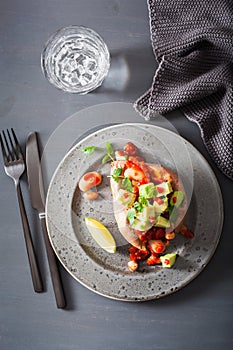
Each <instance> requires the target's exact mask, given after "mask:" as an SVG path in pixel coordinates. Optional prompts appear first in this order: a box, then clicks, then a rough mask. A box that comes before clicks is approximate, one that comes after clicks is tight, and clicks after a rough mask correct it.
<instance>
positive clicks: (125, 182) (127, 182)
mask: <svg viewBox="0 0 233 350" xmlns="http://www.w3.org/2000/svg"><path fill="white" fill-rule="evenodd" d="M122 187H123V188H124V189H125V190H127V191H129V192H132V191H133V185H132V182H131V181H130V179H129V178H128V177H124V179H123V180H122Z"/></svg>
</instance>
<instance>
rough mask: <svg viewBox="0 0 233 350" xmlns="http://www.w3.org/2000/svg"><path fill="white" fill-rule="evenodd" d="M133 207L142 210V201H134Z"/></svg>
mask: <svg viewBox="0 0 233 350" xmlns="http://www.w3.org/2000/svg"><path fill="white" fill-rule="evenodd" d="M134 208H135V209H136V210H137V211H139V212H142V209H143V205H142V203H139V202H135V203H134Z"/></svg>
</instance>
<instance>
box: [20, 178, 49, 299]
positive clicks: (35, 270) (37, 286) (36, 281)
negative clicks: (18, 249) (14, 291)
mask: <svg viewBox="0 0 233 350" xmlns="http://www.w3.org/2000/svg"><path fill="white" fill-rule="evenodd" d="M16 189H17V197H18V202H19V208H20V214H21V219H22V224H23V231H24V238H25V243H26V248H27V254H28V260H29V265H30V270H31V276H32V283H33V287H34V290H35V292H43V285H42V281H41V275H40V270H39V267H38V264H37V260H36V255H35V251H34V247H33V242H32V237H31V232H30V227H29V223H28V219H27V214H26V211H25V207H24V202H23V197H22V192H21V188H20V183H19V182H18V183H17V184H16Z"/></svg>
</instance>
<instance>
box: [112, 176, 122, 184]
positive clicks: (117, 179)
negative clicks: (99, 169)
mask: <svg viewBox="0 0 233 350" xmlns="http://www.w3.org/2000/svg"><path fill="white" fill-rule="evenodd" d="M112 179H113V180H114V181H116V182H117V183H118V182H119V181H120V179H119V177H118V176H114V175H112Z"/></svg>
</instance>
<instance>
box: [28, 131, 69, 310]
mask: <svg viewBox="0 0 233 350" xmlns="http://www.w3.org/2000/svg"><path fill="white" fill-rule="evenodd" d="M26 163H27V175H28V183H29V191H30V197H31V203H32V207H33V208H34V209H36V210H37V211H38V213H39V219H40V222H41V227H42V231H43V236H44V242H45V247H46V252H47V257H48V263H49V269H50V274H51V279H52V283H53V290H54V294H55V298H56V303H57V307H58V308H64V307H65V306H66V300H65V296H64V291H63V287H62V282H61V277H60V273H59V269H58V260H57V257H56V255H55V252H54V250H53V248H52V246H51V243H50V240H49V236H48V231H47V227H46V219H45V196H44V186H43V178H42V172H41V162H40V156H39V149H38V143H37V135H36V133H35V132H32V133H30V134H29V135H28V139H27V144H26Z"/></svg>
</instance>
